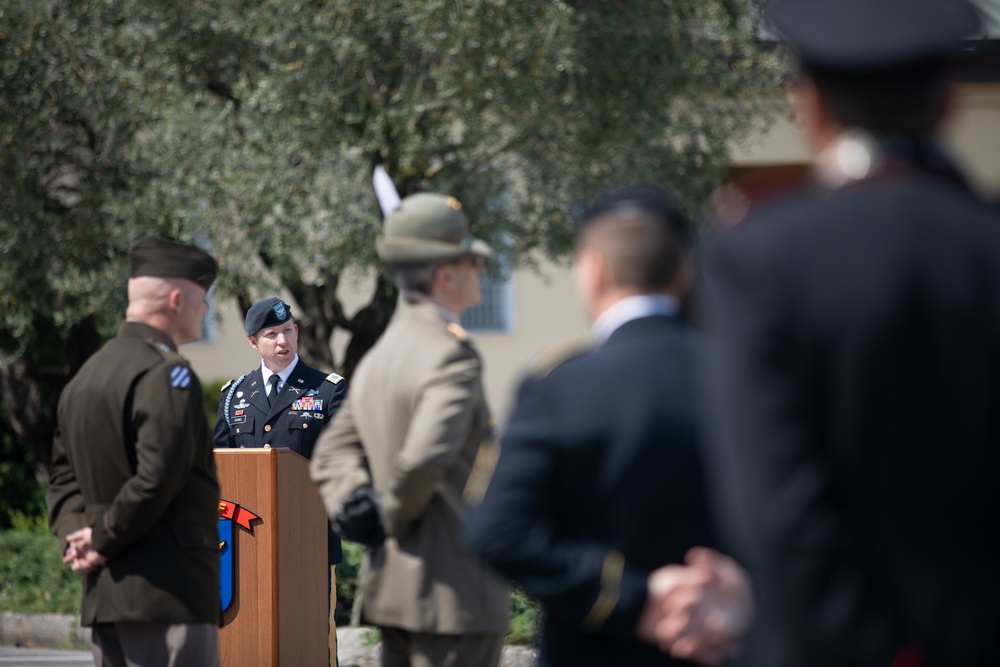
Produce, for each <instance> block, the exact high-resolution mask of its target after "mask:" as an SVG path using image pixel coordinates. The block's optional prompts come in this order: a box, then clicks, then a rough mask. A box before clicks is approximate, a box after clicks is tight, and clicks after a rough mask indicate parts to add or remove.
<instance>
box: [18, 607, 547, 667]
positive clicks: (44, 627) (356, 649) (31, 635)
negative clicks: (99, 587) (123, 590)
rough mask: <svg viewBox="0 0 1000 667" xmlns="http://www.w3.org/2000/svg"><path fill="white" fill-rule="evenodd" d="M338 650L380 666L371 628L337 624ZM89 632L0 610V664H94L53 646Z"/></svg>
mask: <svg viewBox="0 0 1000 667" xmlns="http://www.w3.org/2000/svg"><path fill="white" fill-rule="evenodd" d="M337 640H338V642H339V646H338V650H337V653H338V655H339V657H340V667H379V662H380V658H381V647H380V646H379V644H378V642H377V634H375V632H374V630H372V629H370V628H339V629H338V630H337ZM89 642H90V635H89V632H88V631H87V629H86V628H80V627H79V626H77V624H76V618H75V617H73V616H70V615H63V614H40V615H33V616H26V615H22V614H11V613H8V612H4V613H2V614H0V667H14V666H15V665H16V666H18V667H79V666H80V665H93V664H94V662H93V658H92V657H91V655H90V651H89V650H76V651H65V650H54V649H56V648H60V647H73V648H78V649H86V648H87V647H88V646H89ZM537 658H538V654H537V651H535V650H534V649H530V648H526V647H523V646H507V647H505V648H504V653H503V659H502V660H501V667H534V665H535V663H536V662H537Z"/></svg>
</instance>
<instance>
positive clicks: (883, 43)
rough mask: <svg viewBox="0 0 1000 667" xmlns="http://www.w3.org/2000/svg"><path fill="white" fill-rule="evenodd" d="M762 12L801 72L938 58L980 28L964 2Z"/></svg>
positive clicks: (901, 0)
mask: <svg viewBox="0 0 1000 667" xmlns="http://www.w3.org/2000/svg"><path fill="white" fill-rule="evenodd" d="M767 13H768V18H769V20H770V23H771V25H773V26H774V28H775V29H776V30H777V31H778V32H779V33H780V34H781V36H782V37H783V38H784V40H785V41H786V42H788V44H789V45H791V47H792V48H793V49H794V50H795V51H796V52H797V53H798V55H799V58H800V60H801V62H802V65H803V68H805V69H809V68H821V69H826V70H841V71H859V70H860V71H865V70H888V69H893V68H897V67H904V66H907V65H910V64H914V63H920V62H932V61H935V60H943V59H946V58H948V57H949V56H951V55H953V54H955V53H957V52H958V50H959V47H960V42H959V39H960V38H962V37H967V36H969V35H971V34H973V33H975V32H976V31H977V30H978V29H979V28H980V19H979V15H978V14H977V13H976V10H975V9H973V8H972V6H971V5H970V4H969V3H968V2H967V1H966V0H771V1H770V2H769V3H768V12H767Z"/></svg>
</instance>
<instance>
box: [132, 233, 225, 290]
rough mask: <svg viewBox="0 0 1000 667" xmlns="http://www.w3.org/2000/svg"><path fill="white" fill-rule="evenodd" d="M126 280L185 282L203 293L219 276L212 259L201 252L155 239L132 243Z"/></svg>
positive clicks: (197, 249)
mask: <svg viewBox="0 0 1000 667" xmlns="http://www.w3.org/2000/svg"><path fill="white" fill-rule="evenodd" d="M128 264H129V277H131V278H138V277H140V276H155V277H157V278H187V279H188V280H192V281H194V282H196V283H198V284H199V285H201V286H202V287H204V288H205V289H206V290H207V289H209V288H210V287H211V286H212V283H213V282H214V281H215V276H216V275H217V274H218V272H219V264H218V263H217V262H216V261H215V258H214V257H212V256H211V255H209V254H208V253H207V252H205V251H204V250H202V249H201V248H197V247H195V246H193V245H189V244H187V243H178V242H177V241H171V240H168V239H164V238H159V237H156V236H147V237H146V238H144V239H142V240H141V241H136V242H135V243H133V244H132V246H131V247H130V248H129V249H128Z"/></svg>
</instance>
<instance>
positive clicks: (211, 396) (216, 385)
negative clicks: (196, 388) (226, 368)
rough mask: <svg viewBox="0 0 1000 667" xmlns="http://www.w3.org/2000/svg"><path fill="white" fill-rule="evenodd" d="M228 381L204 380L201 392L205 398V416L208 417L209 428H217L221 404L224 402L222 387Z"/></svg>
mask: <svg viewBox="0 0 1000 667" xmlns="http://www.w3.org/2000/svg"><path fill="white" fill-rule="evenodd" d="M226 382H228V380H202V381H201V391H202V393H203V394H204V396H205V414H206V415H207V416H208V427H209V428H214V427H215V419H216V417H217V416H218V414H219V402H220V401H221V400H222V385H224V384H226Z"/></svg>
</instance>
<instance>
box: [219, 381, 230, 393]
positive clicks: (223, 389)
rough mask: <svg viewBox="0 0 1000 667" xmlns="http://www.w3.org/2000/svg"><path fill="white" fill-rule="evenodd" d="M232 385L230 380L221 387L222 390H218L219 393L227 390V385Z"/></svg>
mask: <svg viewBox="0 0 1000 667" xmlns="http://www.w3.org/2000/svg"><path fill="white" fill-rule="evenodd" d="M232 383H233V381H232V380H230V381H229V382H227V383H226V384H224V385H222V389H220V390H219V391H220V392H223V391H225V390H227V389H229V385H231V384H232Z"/></svg>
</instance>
